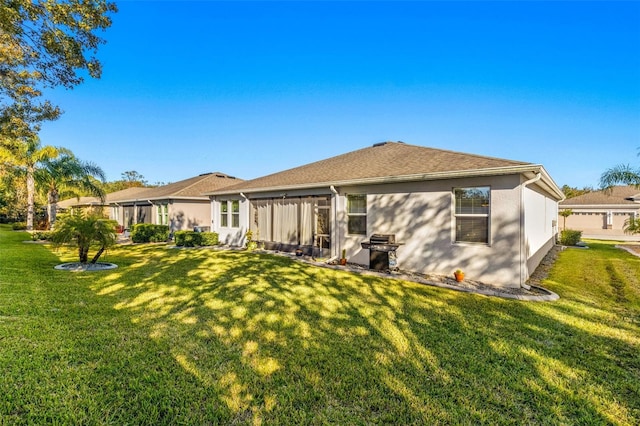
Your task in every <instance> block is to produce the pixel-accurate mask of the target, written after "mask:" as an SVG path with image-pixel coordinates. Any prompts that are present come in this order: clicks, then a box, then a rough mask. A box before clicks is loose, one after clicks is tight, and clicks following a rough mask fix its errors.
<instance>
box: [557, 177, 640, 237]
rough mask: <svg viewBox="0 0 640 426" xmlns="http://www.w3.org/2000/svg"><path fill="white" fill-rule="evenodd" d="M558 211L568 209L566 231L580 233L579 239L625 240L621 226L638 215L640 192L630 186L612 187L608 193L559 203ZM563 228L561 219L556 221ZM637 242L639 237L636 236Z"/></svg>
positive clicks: (583, 196)
mask: <svg viewBox="0 0 640 426" xmlns="http://www.w3.org/2000/svg"><path fill="white" fill-rule="evenodd" d="M559 208H560V209H561V210H572V211H573V213H572V214H571V216H568V217H567V220H566V227H567V229H575V230H578V231H582V234H583V237H592V238H603V239H607V238H612V239H616V238H617V237H623V236H625V237H626V238H629V236H627V234H625V233H624V224H625V222H626V221H627V220H628V219H629V218H631V217H634V218H638V217H639V215H640V189H637V188H634V187H633V186H614V187H613V188H611V190H609V191H607V190H602V191H593V192H589V193H586V194H583V195H579V196H577V197H573V198H569V199H567V200H564V201H562V202H561V203H560V205H559ZM558 223H559V224H560V227H561V228H563V227H564V224H565V220H564V218H563V217H559V218H558ZM637 239H638V240H640V236H637Z"/></svg>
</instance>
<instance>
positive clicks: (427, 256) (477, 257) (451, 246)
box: [337, 176, 521, 287]
mask: <svg viewBox="0 0 640 426" xmlns="http://www.w3.org/2000/svg"><path fill="white" fill-rule="evenodd" d="M519 184H520V177H519V176H497V177H483V178H475V179H455V180H444V181H426V182H412V183H402V184H392V185H374V186H368V187H365V186H361V187H349V188H339V190H340V195H339V197H338V198H339V200H337V201H338V203H337V204H338V209H339V211H338V230H337V232H338V234H339V235H338V240H340V241H342V242H343V244H342V246H343V247H344V248H345V249H346V250H347V258H348V260H349V261H350V262H354V263H360V264H363V265H368V263H369V250H365V249H362V248H361V246H360V243H361V242H363V241H366V240H368V239H369V238H370V236H371V235H372V234H376V233H381V234H389V233H390V234H396V241H398V242H403V243H404V245H402V246H401V247H400V248H399V249H398V250H397V255H398V263H399V265H400V268H402V269H406V270H411V271H417V272H422V273H427V274H428V273H438V274H452V273H453V271H454V270H455V269H458V268H460V269H463V270H464V271H465V273H466V276H467V278H469V279H476V280H482V281H484V282H487V283H490V284H495V285H499V286H507V287H519V286H520V282H521V277H520V275H521V265H520V241H521V240H520V204H521V202H520V199H521V198H520V191H519ZM473 186H489V187H490V188H491V195H490V197H491V215H490V225H489V227H490V229H489V234H490V237H489V239H490V241H489V244H475V243H456V242H454V239H455V230H454V226H455V225H454V224H455V220H454V216H453V213H454V210H453V191H452V190H453V188H458V187H473ZM350 193H351V194H357V193H366V194H368V197H367V235H348V234H347V219H346V205H345V204H346V195H347V194H350Z"/></svg>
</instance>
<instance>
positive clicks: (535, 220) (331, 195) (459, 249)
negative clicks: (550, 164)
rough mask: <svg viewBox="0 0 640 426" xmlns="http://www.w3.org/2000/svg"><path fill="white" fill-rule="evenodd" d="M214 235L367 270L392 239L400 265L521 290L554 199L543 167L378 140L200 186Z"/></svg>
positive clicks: (553, 218)
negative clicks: (374, 240)
mask: <svg viewBox="0 0 640 426" xmlns="http://www.w3.org/2000/svg"><path fill="white" fill-rule="evenodd" d="M208 194H209V195H210V197H211V205H212V218H213V222H212V226H213V230H214V231H216V232H218V233H219V237H220V241H222V242H225V243H227V244H229V245H237V246H240V245H243V244H244V243H245V235H246V232H247V231H248V230H251V231H252V234H253V239H254V240H257V241H260V242H262V243H263V244H264V245H265V246H266V247H267V248H272V249H277V250H287V251H289V250H293V249H296V248H301V249H303V250H305V251H306V252H307V253H308V254H314V255H316V256H327V257H333V258H337V257H340V256H341V254H342V250H344V251H345V253H346V257H347V258H348V261H349V262H352V263H357V264H362V265H369V262H370V257H371V252H370V250H368V249H365V248H363V247H362V243H363V242H365V243H366V242H368V241H369V240H370V238H371V237H372V236H373V235H375V234H393V235H395V240H396V242H397V243H401V245H400V246H399V248H398V249H397V251H396V254H397V261H398V264H399V266H400V268H402V269H405V270H410V271H415V272H421V273H427V274H428V273H439V274H451V273H452V272H453V271H454V270H455V269H458V268H460V269H463V270H464V271H465V272H466V275H467V277H468V278H470V279H475V280H481V281H484V282H487V283H492V284H494V285H497V286H503V287H520V286H523V285H525V281H526V280H527V278H529V274H530V272H532V271H533V270H534V269H535V267H536V266H537V265H538V264H539V262H540V261H541V260H542V258H543V257H544V255H545V254H546V253H547V252H548V250H549V249H550V248H551V247H552V246H553V244H554V242H555V239H556V234H557V214H558V209H557V206H558V201H560V200H562V199H563V194H562V192H561V190H560V189H559V188H558V186H557V185H556V184H555V182H554V181H553V180H552V179H551V177H550V176H549V174H548V173H547V172H546V171H545V169H544V167H543V166H541V165H539V164H531V163H526V162H520V161H512V160H504V159H498V158H491V157H484V156H479V155H473V154H465V153H460V152H453V151H447V150H441V149H434V148H427V147H422V146H415V145H409V144H405V143H402V142H383V143H378V144H375V145H373V146H371V147H368V148H364V149H360V150H357V151H353V152H349V153H346V154H343V155H339V156H336V157H332V158H328V159H325V160H321V161H318V162H315V163H311V164H307V165H304V166H300V167H296V168H293V169H290V170H285V171H282V172H279V173H274V174H271V175H268V176H264V177H260V178H257V179H253V180H248V181H244V182H241V183H239V184H236V185H232V186H228V187H225V188H222V189H219V190H216V191H211V192H209V193H208Z"/></svg>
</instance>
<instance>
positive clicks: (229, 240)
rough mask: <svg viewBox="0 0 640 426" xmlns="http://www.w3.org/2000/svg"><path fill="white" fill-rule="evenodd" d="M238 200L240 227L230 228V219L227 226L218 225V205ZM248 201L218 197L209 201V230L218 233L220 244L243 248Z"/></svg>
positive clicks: (234, 197)
mask: <svg viewBox="0 0 640 426" xmlns="http://www.w3.org/2000/svg"><path fill="white" fill-rule="evenodd" d="M233 200H238V201H239V202H240V226H239V227H237V228H236V227H232V226H231V225H232V223H231V218H229V222H228V225H229V226H225V227H223V226H221V225H220V203H221V202H227V201H233ZM249 210H250V209H249V201H248V200H246V199H244V198H242V197H240V196H228V197H218V198H214V199H212V200H211V210H210V211H211V217H212V219H211V223H212V226H211V229H212V230H214V231H215V232H217V233H218V239H219V241H220V244H227V245H230V246H243V245H244V244H245V234H246V233H247V230H248V229H249Z"/></svg>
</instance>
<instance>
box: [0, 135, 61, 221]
mask: <svg viewBox="0 0 640 426" xmlns="http://www.w3.org/2000/svg"><path fill="white" fill-rule="evenodd" d="M59 153H60V151H59V148H56V147H53V146H50V145H46V146H42V145H41V144H40V139H38V138H31V139H27V140H26V141H24V142H18V143H14V144H11V145H0V162H5V163H6V164H8V165H9V166H10V167H13V168H14V169H15V170H17V171H18V173H24V174H25V176H26V182H27V230H28V231H31V230H33V213H34V197H35V192H36V191H35V172H36V169H37V167H38V166H39V164H40V163H42V162H45V161H48V160H51V159H53V158H55V157H57V156H58V155H59Z"/></svg>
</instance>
